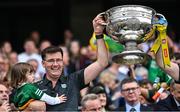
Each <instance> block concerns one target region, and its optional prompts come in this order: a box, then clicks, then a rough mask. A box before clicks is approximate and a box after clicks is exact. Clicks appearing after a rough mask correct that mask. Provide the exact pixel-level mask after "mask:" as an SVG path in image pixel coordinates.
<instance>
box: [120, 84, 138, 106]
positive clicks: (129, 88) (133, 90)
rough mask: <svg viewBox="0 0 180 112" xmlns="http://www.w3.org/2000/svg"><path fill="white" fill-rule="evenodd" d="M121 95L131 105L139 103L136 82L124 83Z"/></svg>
mask: <svg viewBox="0 0 180 112" xmlns="http://www.w3.org/2000/svg"><path fill="white" fill-rule="evenodd" d="M121 91H122V95H123V96H124V98H125V100H126V101H127V102H128V103H130V104H133V103H135V102H137V101H139V96H140V94H141V92H140V89H139V86H138V84H137V83H136V82H130V83H126V84H124V85H123V86H122V90H121Z"/></svg>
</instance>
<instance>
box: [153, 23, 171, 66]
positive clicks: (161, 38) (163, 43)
mask: <svg viewBox="0 0 180 112" xmlns="http://www.w3.org/2000/svg"><path fill="white" fill-rule="evenodd" d="M156 28H157V31H158V32H159V35H158V37H157V39H156V40H155V42H154V45H153V46H152V48H151V52H154V53H155V54H156V53H157V51H158V50H159V48H160V47H161V48H162V57H163V63H164V67H165V66H170V58H169V50H168V42H167V34H166V29H167V26H164V25H158V24H157V25H156Z"/></svg>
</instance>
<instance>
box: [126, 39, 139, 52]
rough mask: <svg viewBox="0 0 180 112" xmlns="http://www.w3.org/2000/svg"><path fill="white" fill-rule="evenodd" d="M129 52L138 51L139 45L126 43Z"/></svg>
mask: <svg viewBox="0 0 180 112" xmlns="http://www.w3.org/2000/svg"><path fill="white" fill-rule="evenodd" d="M125 46H126V47H125V48H126V50H127V51H132V50H137V49H138V48H137V43H136V42H135V41H129V42H126V43H125Z"/></svg>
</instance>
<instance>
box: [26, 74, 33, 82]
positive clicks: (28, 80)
mask: <svg viewBox="0 0 180 112" xmlns="http://www.w3.org/2000/svg"><path fill="white" fill-rule="evenodd" d="M26 78H27V82H28V83H33V82H34V72H31V73H30V72H27V73H26Z"/></svg>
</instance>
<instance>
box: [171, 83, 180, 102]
mask: <svg viewBox="0 0 180 112" xmlns="http://www.w3.org/2000/svg"><path fill="white" fill-rule="evenodd" d="M172 95H173V96H174V97H175V99H176V100H177V101H178V102H179V103H180V84H174V90H173V91H172Z"/></svg>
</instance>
